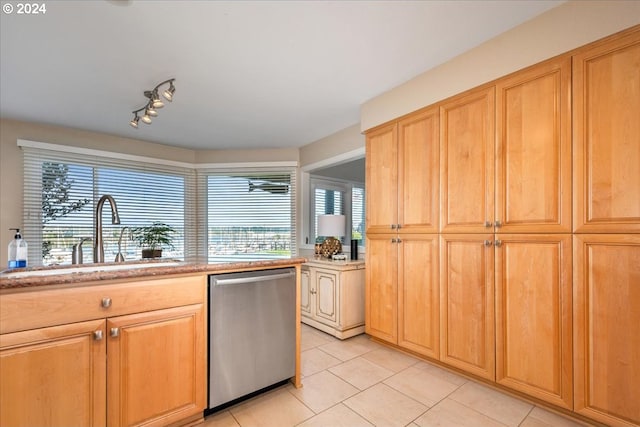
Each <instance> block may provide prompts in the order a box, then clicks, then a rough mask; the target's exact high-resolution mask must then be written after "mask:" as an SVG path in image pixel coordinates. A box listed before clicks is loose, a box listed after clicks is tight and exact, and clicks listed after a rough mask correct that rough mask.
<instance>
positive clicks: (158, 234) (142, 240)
mask: <svg viewBox="0 0 640 427" xmlns="http://www.w3.org/2000/svg"><path fill="white" fill-rule="evenodd" d="M131 233H132V235H133V240H135V241H136V242H138V246H140V247H141V248H142V258H160V257H162V248H163V247H167V248H173V244H172V243H171V242H172V240H173V233H175V230H174V229H173V228H172V227H171V226H170V225H167V224H165V223H162V222H154V223H153V224H151V225H147V226H144V227H135V228H133V229H132V230H131Z"/></svg>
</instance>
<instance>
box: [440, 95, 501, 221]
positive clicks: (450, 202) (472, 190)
mask: <svg viewBox="0 0 640 427" xmlns="http://www.w3.org/2000/svg"><path fill="white" fill-rule="evenodd" d="M494 92H495V88H494V87H493V86H491V87H489V88H485V89H482V90H476V91H473V92H470V93H465V94H463V95H459V96H456V97H454V98H452V99H451V100H449V101H447V102H445V103H443V104H441V106H440V135H441V137H440V185H441V187H440V231H441V232H443V233H486V232H487V230H488V229H491V230H492V229H493V228H492V227H493V217H494V216H493V215H494V214H493V211H494V156H495V154H494V151H495V150H494V145H495V130H494V129H495V95H494Z"/></svg>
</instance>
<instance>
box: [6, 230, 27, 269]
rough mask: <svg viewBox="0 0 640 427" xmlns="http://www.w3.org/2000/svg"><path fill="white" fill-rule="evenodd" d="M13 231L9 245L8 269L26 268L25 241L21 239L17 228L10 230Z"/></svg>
mask: <svg viewBox="0 0 640 427" xmlns="http://www.w3.org/2000/svg"><path fill="white" fill-rule="evenodd" d="M9 230H15V232H16V235H15V236H14V238H13V240H12V241H11V243H9V251H8V252H9V268H21V267H26V266H27V254H28V252H27V241H26V240H24V239H23V238H22V234H20V229H19V228H10V229H9Z"/></svg>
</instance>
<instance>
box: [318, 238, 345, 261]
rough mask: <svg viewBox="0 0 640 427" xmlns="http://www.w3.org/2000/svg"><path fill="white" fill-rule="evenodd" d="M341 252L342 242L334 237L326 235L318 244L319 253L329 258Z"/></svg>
mask: <svg viewBox="0 0 640 427" xmlns="http://www.w3.org/2000/svg"><path fill="white" fill-rule="evenodd" d="M340 252H342V243H341V242H340V240H338V239H336V238H335V237H327V238H326V239H325V241H324V242H322V245H321V246H320V255H322V256H323V257H325V258H331V256H332V255H333V254H339V253H340Z"/></svg>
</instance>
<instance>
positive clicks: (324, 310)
mask: <svg viewBox="0 0 640 427" xmlns="http://www.w3.org/2000/svg"><path fill="white" fill-rule="evenodd" d="M339 274H340V273H337V272H335V271H329V270H321V269H316V271H315V274H314V290H315V293H314V297H315V298H314V299H315V313H314V316H315V317H316V319H317V320H319V321H321V322H323V323H328V324H330V325H332V326H337V325H338V322H339V320H340V319H338V307H339V306H340V300H339V295H338V285H339Z"/></svg>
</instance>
